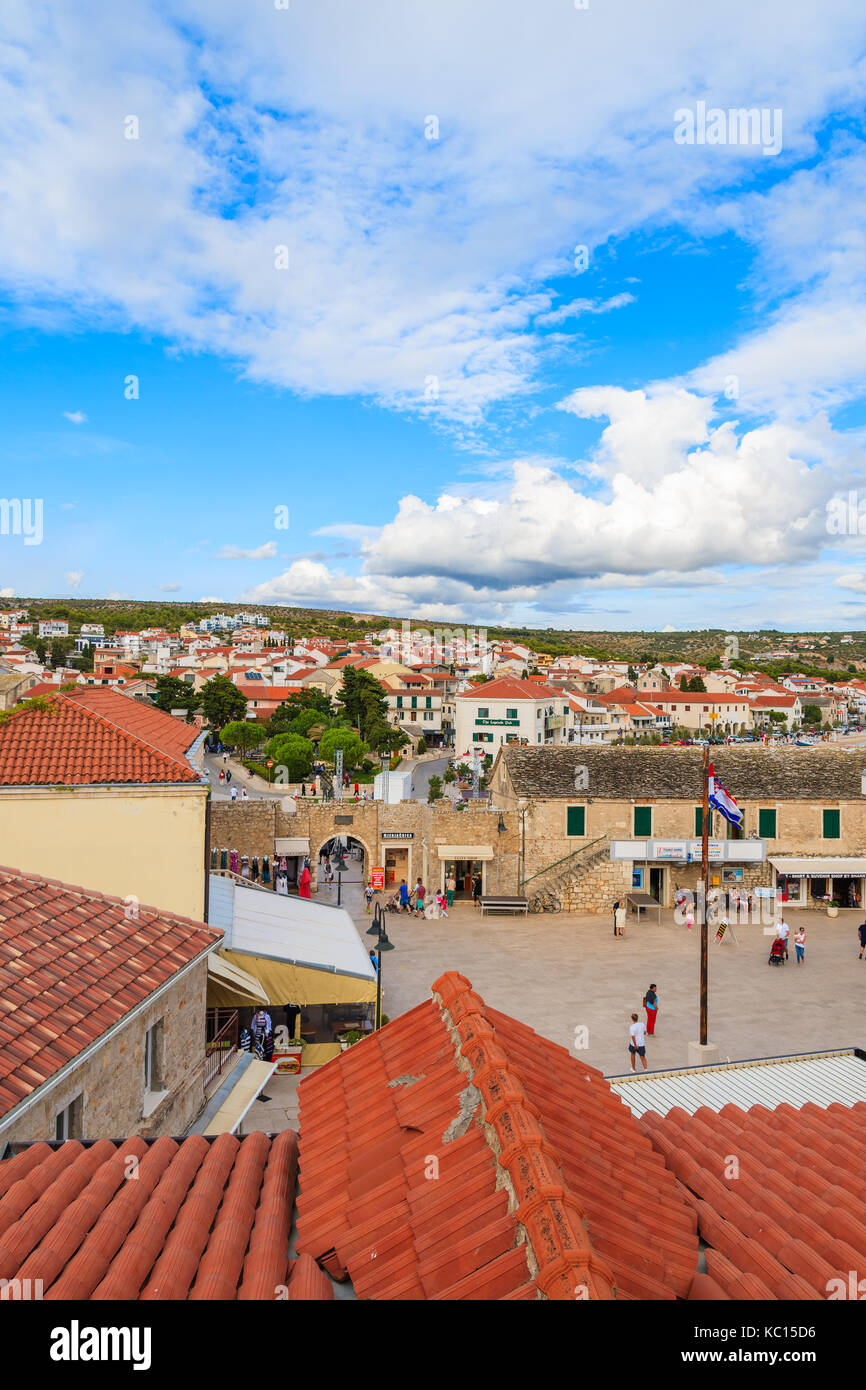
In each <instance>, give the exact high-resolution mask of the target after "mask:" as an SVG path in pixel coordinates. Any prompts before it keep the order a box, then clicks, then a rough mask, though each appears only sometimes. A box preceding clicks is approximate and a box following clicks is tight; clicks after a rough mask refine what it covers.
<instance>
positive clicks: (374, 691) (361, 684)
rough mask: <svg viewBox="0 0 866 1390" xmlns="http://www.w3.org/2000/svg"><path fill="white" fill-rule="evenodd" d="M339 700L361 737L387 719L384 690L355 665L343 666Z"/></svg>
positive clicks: (368, 674) (367, 673) (364, 736)
mask: <svg viewBox="0 0 866 1390" xmlns="http://www.w3.org/2000/svg"><path fill="white" fill-rule="evenodd" d="M339 700H340V705H341V707H342V709H343V710H344V712H345V714H346V717H347V718H348V719H350V720H351V722H352V725H353V726H354V728H356V729H357V730H358V734H359V736H360V737H361V738H362V739H365V738H366V737H367V734H368V731H369V730H370V729H373V728H375V727H377V726H378V725H380V724H385V723H387V721H388V701H387V700H386V698H385V691H384V690H383V688H382V686H381V685H380V684H379V682H378V681H377V680H376V677H375V676H371V675H370V673H369V671H359V670H358V669H357V667H355V666H345V667H344V668H343V684H342V686H341V687H340V696H339Z"/></svg>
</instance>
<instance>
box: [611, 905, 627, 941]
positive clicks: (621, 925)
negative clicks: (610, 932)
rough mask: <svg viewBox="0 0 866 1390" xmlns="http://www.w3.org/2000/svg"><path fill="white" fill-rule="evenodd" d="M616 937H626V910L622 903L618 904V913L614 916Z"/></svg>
mask: <svg viewBox="0 0 866 1390" xmlns="http://www.w3.org/2000/svg"><path fill="white" fill-rule="evenodd" d="M613 921H614V935H615V936H625V908H624V907H623V905H622V903H618V904H617V909H616V912H615V913H614V914H613Z"/></svg>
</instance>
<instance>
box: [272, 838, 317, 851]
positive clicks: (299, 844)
mask: <svg viewBox="0 0 866 1390" xmlns="http://www.w3.org/2000/svg"><path fill="white" fill-rule="evenodd" d="M309 852H310V841H309V837H308V836H307V835H278V836H277V837H276V839H275V840H274V854H287V855H293V854H309Z"/></svg>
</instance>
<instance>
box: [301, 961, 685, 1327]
mask: <svg viewBox="0 0 866 1390" xmlns="http://www.w3.org/2000/svg"><path fill="white" fill-rule="evenodd" d="M299 1102H300V1119H301V1189H302V1190H301V1195H300V1197H299V1199H298V1203H297V1212H298V1247H297V1248H298V1251H299V1252H301V1253H304V1254H307V1255H310V1256H312V1257H313V1258H315V1259H316V1260H318V1261H319V1263H320V1264H321V1265H322V1266H323V1267H325V1268H326V1269H327V1270H328V1271H329V1272H330V1273H331V1274H332V1275H333V1276H334V1277H337V1278H344V1277H346V1276H349V1277H351V1279H352V1282H353V1284H354V1288H355V1292H356V1294H357V1295H358V1297H360V1298H375V1299H389V1300H390V1299H423V1298H434V1299H451V1298H456V1299H461V1298H467V1299H472V1298H479V1299H481V1298H510V1297H514V1298H518V1297H519V1298H540V1297H547V1298H554V1299H569V1300H573V1299H574V1298H575V1296H576V1294H575V1290H576V1288H584V1287H585V1289H586V1291H587V1295H588V1296H589V1297H593V1298H610V1297H612V1296H615V1294H616V1292H617V1289H618V1288H619V1286H620V1285H622V1287H623V1288H624V1289H625V1288H626V1287H627V1288H628V1290H629V1291H633V1292H635V1293H637V1294H639V1295H640V1296H643V1297H646V1296H650V1297H657V1298H672V1297H675V1296H676V1295H677V1294H680V1295H681V1296H683V1297H684V1296H685V1295H686V1294H687V1292H688V1290H689V1287H690V1285H691V1282H692V1280H693V1277H694V1274H695V1272H696V1270H697V1235H696V1219H695V1216H694V1213H693V1212H692V1211H691V1210H690V1208H689V1205H688V1203H687V1202H686V1201H685V1199H684V1197H683V1195H682V1194H681V1192H680V1190H679V1188H678V1185H677V1182H676V1179H675V1177H674V1175H673V1174H672V1173H671V1172H669V1171H668V1170H667V1169H666V1168H665V1165H664V1162H663V1160H662V1159H661V1158H660V1157H659V1156H657V1155H656V1154H655V1153H654V1151H653V1148H652V1145H651V1143H650V1141H649V1139H648V1137H647V1136H646V1135H645V1134H644V1133H643V1132H642V1130H641V1128H640V1126H639V1125H638V1123H637V1121H636V1120H635V1119H634V1117H633V1116H632V1115H631V1112H630V1111H629V1110H628V1109H627V1108H626V1107H625V1106H623V1105H622V1103H621V1102H620V1101H619V1099H618V1098H616V1097H614V1096H613V1095H612V1094H611V1092H610V1090H609V1088H608V1086H607V1083H606V1082H605V1080H604V1078H603V1076H602V1075H601V1073H600V1072H596V1071H593V1070H592V1069H591V1068H587V1067H585V1066H584V1065H583V1064H582V1063H580V1062H578V1061H576V1060H575V1059H574V1058H573V1057H571V1056H570V1055H569V1054H568V1052H567V1051H566V1050H565V1049H564V1048H561V1047H559V1046H557V1045H556V1044H554V1043H549V1042H546V1041H545V1040H544V1039H543V1038H539V1037H538V1036H537V1034H535V1033H534V1032H533V1031H532V1030H531V1029H529V1028H525V1027H524V1026H523V1025H521V1024H517V1023H515V1022H514V1020H512V1019H509V1018H507V1017H506V1016H505V1015H502V1014H499V1013H497V1012H496V1011H495V1010H492V1009H489V1008H488V1007H487V1006H486V1005H485V1003H484V1000H483V999H482V998H481V996H480V995H479V994H478V993H476V992H475V991H474V990H473V989H472V986H471V985H470V983H469V981H468V980H466V979H465V978H464V977H463V976H461V975H458V974H456V973H453V972H452V973H449V974H446V975H444V976H443V977H442V978H441V979H440V980H438V981H437V982H436V984H435V985H434V999H433V1001H432V1002H428V1003H426V1004H422V1005H419V1006H418V1008H416V1009H413V1010H412V1011H411V1013H410V1014H406V1015H403V1016H401V1018H399V1019H397V1020H395V1022H394V1023H392V1024H389V1025H388V1026H387V1027H386V1028H384V1029H383V1030H381V1032H379V1033H376V1034H374V1035H372V1036H371V1037H369V1038H366V1039H364V1040H363V1041H362V1042H360V1043H358V1044H356V1046H355V1047H354V1048H352V1049H350V1051H349V1052H348V1053H345V1054H342V1055H341V1056H340V1057H339V1058H336V1059H335V1060H334V1061H333V1062H331V1063H329V1064H328V1065H327V1066H325V1067H322V1068H320V1069H319V1070H317V1071H316V1072H315V1073H314V1074H313V1075H312V1076H310V1077H307V1078H305V1079H304V1080H303V1081H302V1082H301V1085H300V1088H299ZM624 1165H625V1166H628V1165H631V1167H632V1168H633V1169H635V1170H636V1171H639V1173H640V1178H639V1179H635V1180H634V1182H631V1183H629V1182H628V1181H627V1180H624V1178H623V1168H624ZM643 1211H645V1212H646V1213H647V1217H646V1220H644V1219H643V1218H642V1215H641V1213H642V1212H643Z"/></svg>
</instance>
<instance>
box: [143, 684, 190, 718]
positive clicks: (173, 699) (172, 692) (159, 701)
mask: <svg viewBox="0 0 866 1390" xmlns="http://www.w3.org/2000/svg"><path fill="white" fill-rule="evenodd" d="M153 703H154V704H155V705H156V707H157V709H161V710H165V712H166V714H171V712H172V710H173V709H185V710H187V711H188V716H191V715H193V714H195V712H196V710H197V709H198V696H197V695H196V693H195V691H194V690H193V688H192V686H191V685H188V684H187V682H186V681H182V680H180V679H179V677H177V676H157V678H156V695H155V696H154V700H153Z"/></svg>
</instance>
